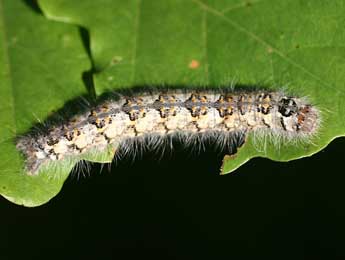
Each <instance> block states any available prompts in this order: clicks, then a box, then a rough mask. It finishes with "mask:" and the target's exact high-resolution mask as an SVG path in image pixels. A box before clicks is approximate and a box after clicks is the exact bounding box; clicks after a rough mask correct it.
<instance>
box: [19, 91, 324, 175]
mask: <svg viewBox="0 0 345 260" xmlns="http://www.w3.org/2000/svg"><path fill="white" fill-rule="evenodd" d="M319 125H320V112H319V110H318V109H317V108H316V107H315V106H313V105H311V104H310V103H308V102H307V100H306V99H305V98H299V97H295V96H288V95H286V94H284V93H283V92H279V91H262V90H261V91H249V92H248V91H243V92H241V91H233V90H228V89H223V90H219V89H217V90H190V91H188V90H182V89H173V90H156V91H147V92H143V93H140V94H134V93H132V94H128V95H125V94H116V93H115V94H114V95H113V98H112V99H111V100H107V101H105V102H103V103H101V104H99V105H98V106H96V107H95V108H93V109H91V110H88V111H86V112H85V113H82V114H79V115H76V116H75V117H74V118H72V119H71V120H69V121H68V122H63V123H61V125H57V126H53V127H51V128H50V129H49V130H47V131H46V132H45V133H40V134H36V135H32V134H28V135H26V136H23V137H21V138H19V139H18V141H17V149H19V150H20V151H21V152H22V153H23V154H24V156H25V160H26V166H25V167H26V170H27V172H28V173H29V174H33V175H35V174H37V173H38V170H39V168H40V167H41V165H44V164H47V163H49V162H53V161H60V160H63V159H64V158H67V157H73V156H78V155H80V154H83V153H87V152H88V151H90V150H92V149H95V148H96V149H97V150H99V151H102V150H103V151H104V150H106V149H107V147H109V145H114V144H119V145H120V144H123V143H125V142H127V141H128V140H133V139H140V138H146V137H154V138H150V140H153V139H155V143H156V144H161V142H159V141H161V140H163V139H164V138H167V137H171V136H182V137H186V138H190V137H193V136H201V137H203V136H207V137H208V138H209V137H210V138H211V139H212V138H213V139H214V142H215V143H217V142H223V141H224V140H222V139H226V138H234V137H235V138H236V136H237V137H238V136H243V135H245V134H247V133H251V132H257V133H264V134H267V133H268V134H270V135H273V136H274V135H276V136H280V137H286V139H309V138H310V137H311V136H313V135H315V134H316V133H317V130H318V128H319ZM181 139H182V142H184V140H183V138H181ZM185 142H187V141H186V140H185Z"/></svg>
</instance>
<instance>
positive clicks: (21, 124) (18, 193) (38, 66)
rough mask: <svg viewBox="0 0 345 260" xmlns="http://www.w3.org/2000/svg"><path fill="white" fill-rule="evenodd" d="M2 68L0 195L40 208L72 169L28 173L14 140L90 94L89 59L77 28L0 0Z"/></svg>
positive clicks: (23, 6) (60, 185)
mask: <svg viewBox="0 0 345 260" xmlns="http://www.w3.org/2000/svg"><path fill="white" fill-rule="evenodd" d="M0 67H1V70H0V125H1V127H0V159H1V160H0V194H1V195H2V196H4V197H5V198H7V199H9V200H10V201H12V202H14V203H17V204H22V205H25V206H37V205H40V204H43V203H45V202H47V201H48V200H50V199H51V198H52V197H53V196H55V195H56V194H57V193H58V192H59V190H60V189H61V187H62V184H63V182H64V180H65V179H66V178H67V176H68V174H69V172H70V170H71V168H69V169H67V168H66V169H64V170H63V171H61V173H59V177H54V178H52V177H49V176H52V174H54V173H53V172H52V171H53V170H51V171H50V172H47V173H45V174H41V175H39V176H28V175H27V174H26V173H25V172H24V170H23V165H24V159H23V158H22V156H21V155H20V154H19V152H18V151H17V150H16V147H15V138H16V137H18V136H19V135H21V134H24V133H26V132H27V131H28V130H29V129H30V128H31V127H32V126H34V125H35V124H37V123H38V122H39V121H44V120H45V119H46V118H47V117H48V115H49V113H51V112H53V111H54V110H57V109H59V108H61V107H63V106H64V104H65V103H66V102H67V101H69V100H70V99H72V98H75V97H78V96H81V95H85V94H86V93H87V91H86V89H85V87H84V85H83V83H82V72H83V71H85V70H87V69H88V68H89V67H90V61H89V59H88V56H87V53H86V52H85V50H84V47H83V44H82V42H81V39H80V35H79V31H78V29H77V28H76V27H75V26H72V25H66V24H62V23H57V22H53V21H48V20H47V19H46V18H45V17H44V16H43V15H42V14H40V13H39V12H38V11H35V10H34V9H33V8H31V7H30V6H28V5H26V4H25V3H24V1H13V0H0ZM54 176H56V175H55V174H54Z"/></svg>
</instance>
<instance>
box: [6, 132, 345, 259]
mask: <svg viewBox="0 0 345 260" xmlns="http://www.w3.org/2000/svg"><path fill="white" fill-rule="evenodd" d="M344 147H345V138H341V139H337V140H335V141H334V142H332V143H331V144H330V145H329V146H328V147H327V148H326V149H325V150H323V151H321V152H319V153H318V154H316V155H314V156H312V157H310V158H304V159H300V160H296V161H292V162H289V163H279V162H273V161H270V160H267V159H260V158H257V159H254V160H251V161H250V162H249V163H247V164H245V165H244V166H242V167H241V168H239V169H238V170H237V171H235V172H234V173H233V174H229V175H225V176H219V175H217V173H218V168H219V165H220V162H221V155H216V154H214V153H212V152H209V153H202V154H199V155H191V156H189V155H188V152H186V151H184V152H183V151H182V150H177V151H176V153H175V154H174V155H172V156H165V157H163V159H162V160H161V161H157V160H156V156H155V155H154V154H146V155H144V157H143V158H142V159H137V160H135V161H134V162H132V161H131V159H130V158H127V159H126V160H123V161H120V162H118V163H117V165H113V166H112V169H111V171H109V170H108V169H103V170H101V167H100V165H93V167H92V172H91V176H90V177H85V178H79V180H78V178H77V177H76V176H75V175H74V177H73V176H71V177H70V178H69V179H68V180H67V181H66V183H65V185H64V187H63V189H62V191H61V192H60V193H59V194H58V195H57V196H56V197H55V198H53V199H52V200H51V201H50V202H49V203H47V204H45V205H43V206H41V207H37V208H24V207H20V206H17V205H14V204H11V203H10V202H8V201H6V200H5V199H3V198H1V199H0V214H1V216H0V218H1V224H0V242H1V244H0V245H1V250H0V256H1V257H0V259H7V258H8V257H10V258H12V259H13V258H15V257H21V258H22V259H40V258H42V259H43V258H44V259H46V258H47V259H52V258H53V259H65V258H66V257H68V258H73V259H85V258H87V257H91V258H92V259H97V258H99V259H109V258H111V257H113V258H116V259H143V258H146V257H150V258H155V259H230V258H234V259H244V258H254V257H255V258H256V257H259V256H262V257H265V258H266V259H344V258H345V248H344V245H345V244H344V242H345V237H344V235H345V233H344V231H345V224H344V223H345V218H344V217H345V206H344V199H345V189H344V184H345V175H344V171H343V170H341V169H342V166H343V165H342V164H343V163H344V159H345V153H344ZM43 256H46V257H43Z"/></svg>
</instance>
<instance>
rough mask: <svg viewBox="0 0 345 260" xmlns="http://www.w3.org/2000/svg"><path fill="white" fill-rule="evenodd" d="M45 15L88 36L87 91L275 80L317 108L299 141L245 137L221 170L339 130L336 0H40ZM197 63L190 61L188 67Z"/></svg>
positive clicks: (344, 68) (340, 37) (342, 69)
mask: <svg viewBox="0 0 345 260" xmlns="http://www.w3.org/2000/svg"><path fill="white" fill-rule="evenodd" d="M40 4H41V6H42V8H43V10H44V13H45V14H46V15H47V17H49V18H51V19H55V20H59V21H65V22H69V23H74V24H79V25H82V26H84V27H86V28H88V30H89V32H90V35H91V53H92V57H93V62H94V64H95V68H96V70H97V72H98V73H97V74H96V75H95V84H96V92H97V93H98V94H101V93H103V92H105V91H108V90H113V89H114V88H116V87H124V86H128V87H130V86H134V85H147V84H157V85H164V84H167V85H179V84H182V85H202V86H224V85H229V84H231V83H232V82H233V81H235V82H237V83H239V84H244V85H251V84H252V85H260V84H264V85H268V86H269V87H270V88H271V89H281V88H282V87H284V88H285V89H286V90H287V92H291V93H294V94H296V95H298V96H308V97H309V99H310V101H311V102H312V103H313V104H316V105H317V106H318V107H319V108H320V110H321V111H322V120H323V124H322V127H321V130H320V134H319V135H318V136H317V137H316V138H315V139H314V140H312V141H313V143H308V144H300V145H294V144H282V145H281V146H280V147H277V146H275V145H273V144H272V140H268V141H267V142H268V143H267V144H264V145H263V146H262V149H258V148H257V147H256V145H255V141H256V140H253V137H252V136H250V137H249V139H248V140H247V142H246V143H245V145H244V146H243V147H242V148H240V150H239V152H238V153H237V154H236V155H235V156H231V157H228V156H227V157H225V159H224V164H223V167H222V173H228V172H230V171H232V170H234V169H236V168H237V167H239V166H240V165H241V164H243V163H244V162H246V161H248V160H249V159H250V158H253V157H257V156H261V157H268V158H271V159H273V160H279V161H287V160H291V159H296V158H300V157H304V156H309V155H311V154H313V153H315V152H317V151H319V150H320V149H322V148H323V147H324V146H326V145H327V144H328V143H329V142H330V141H331V140H332V139H334V138H336V137H338V136H343V135H344V132H345V131H344V129H345V127H344V125H345V106H344V105H343V101H342V100H344V82H345V59H344V56H345V48H344V39H345V31H344V28H345V20H344V18H343V17H344V16H343V14H344V13H345V6H344V4H343V1H342V0H335V1H331V2H325V1H323V0H309V1H307V0H306V1H299V0H287V1H274V0H266V1H259V0H251V1H242V0H233V1H229V0H218V1H217V0H203V1H202V0H189V1H188V0H166V1H143V0H142V1H140V0H131V1H121V0H118V1H110V0H109V1H107V0H101V1H97V2H96V1H91V0H85V1H83V2H82V3H80V2H77V1H67V0H57V1H49V0H40ZM193 61H197V64H198V65H199V66H196V68H192V66H190V65H191V63H192V62H193Z"/></svg>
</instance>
